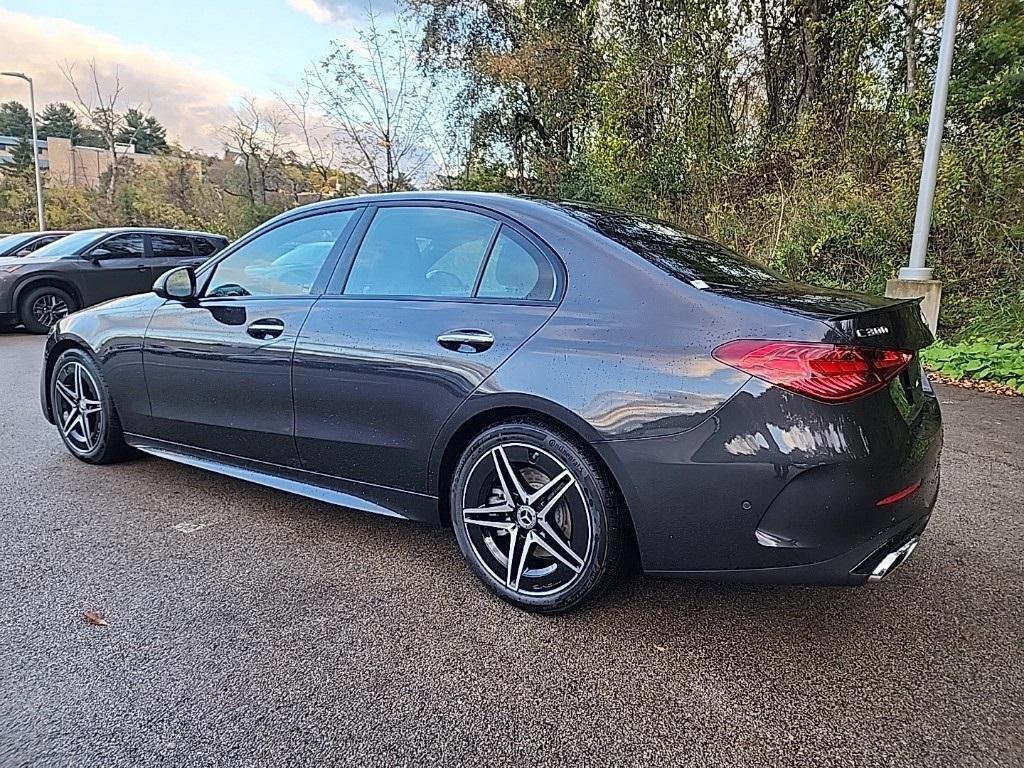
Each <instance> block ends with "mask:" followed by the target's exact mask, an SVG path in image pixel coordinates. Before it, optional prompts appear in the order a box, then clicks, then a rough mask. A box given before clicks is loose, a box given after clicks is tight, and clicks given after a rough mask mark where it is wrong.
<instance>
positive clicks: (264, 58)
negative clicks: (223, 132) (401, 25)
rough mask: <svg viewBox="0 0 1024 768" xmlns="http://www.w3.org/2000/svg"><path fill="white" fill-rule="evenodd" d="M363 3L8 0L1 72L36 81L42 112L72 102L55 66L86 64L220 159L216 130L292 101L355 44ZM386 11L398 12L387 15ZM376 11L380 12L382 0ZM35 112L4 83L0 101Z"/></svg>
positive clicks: (0, 16)
mask: <svg viewBox="0 0 1024 768" xmlns="http://www.w3.org/2000/svg"><path fill="white" fill-rule="evenodd" d="M366 7H367V6H366V2H365V0H249V1H248V2H247V1H246V0H174V1H173V2H167V1H166V0H162V1H161V2H152V1H151V0H143V1H142V2H139V0H135V2H131V3H127V2H114V0H29V1H25V0H18V1H13V0H0V71H11V70H14V71H23V72H25V73H26V74H28V75H30V76H31V77H32V78H33V79H34V80H35V87H36V108H37V110H41V109H42V107H43V105H44V104H46V103H47V102H51V101H58V100H60V101H69V102H70V101H73V100H74V92H73V90H72V89H71V86H70V85H69V83H68V82H67V80H66V78H65V77H64V76H63V75H62V74H61V71H60V68H59V65H61V64H65V63H68V64H71V65H73V69H72V72H73V75H74V76H76V77H81V78H83V79H84V78H85V77H86V76H87V75H88V66H89V62H90V60H93V59H94V60H95V61H96V65H97V69H98V71H99V72H100V73H101V75H102V76H103V77H104V78H106V79H108V81H110V82H112V80H113V76H114V73H115V71H116V72H117V74H118V76H119V77H120V79H121V83H122V86H123V88H124V102H123V103H124V107H125V108H127V107H130V106H142V107H143V108H144V109H145V110H146V111H147V112H150V113H152V114H154V115H155V116H156V117H157V118H158V119H159V120H160V121H161V122H162V123H163V124H164V125H165V126H166V127H167V129H168V134H169V136H170V138H172V139H173V140H176V141H178V142H180V143H181V144H182V145H184V146H185V147H188V148H195V149H203V150H206V151H216V150H217V149H219V148H220V146H221V141H220V139H219V138H218V134H217V131H218V128H219V126H222V125H224V124H225V123H226V122H227V121H228V120H229V119H230V110H231V107H232V105H235V104H237V103H238V102H239V101H240V100H241V99H243V98H255V99H257V100H259V99H263V98H268V99H269V98H272V97H273V95H274V94H275V93H283V94H288V93H290V92H291V91H293V90H294V87H295V85H296V84H297V83H298V82H299V80H300V79H301V77H302V74H303V71H304V70H305V69H306V68H307V67H309V66H310V65H311V64H312V63H314V62H315V61H318V60H320V59H322V58H324V56H326V54H327V53H328V52H329V51H330V42H331V40H339V41H341V42H343V43H351V42H353V41H354V40H355V39H356V38H355V29H356V27H357V25H358V24H359V19H360V18H362V17H363V15H364V14H365V10H366ZM388 7H390V6H388ZM374 8H375V9H377V10H384V9H385V8H384V6H383V5H382V0H376V1H375V2H374ZM9 99H17V100H19V101H21V102H22V103H25V104H27V103H28V93H27V85H26V84H25V83H24V82H23V81H19V80H15V79H12V78H5V77H0V101H7V100H9Z"/></svg>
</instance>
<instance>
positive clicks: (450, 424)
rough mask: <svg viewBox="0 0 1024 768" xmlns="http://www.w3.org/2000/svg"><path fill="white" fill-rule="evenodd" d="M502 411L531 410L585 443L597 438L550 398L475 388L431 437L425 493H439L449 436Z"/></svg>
mask: <svg viewBox="0 0 1024 768" xmlns="http://www.w3.org/2000/svg"><path fill="white" fill-rule="evenodd" d="M503 411H506V412H509V414H510V415H514V414H516V413H520V414H526V413H535V414H539V415H541V416H546V417H547V418H549V419H551V420H553V421H555V422H557V423H559V424H561V425H563V426H564V427H566V428H568V429H569V430H571V431H572V432H575V433H576V434H577V435H578V436H579V437H580V438H582V439H583V440H584V441H585V442H587V443H592V442H595V441H597V440H599V439H600V434H599V433H598V432H597V430H595V429H594V428H593V427H592V426H590V425H589V424H588V423H587V422H586V421H584V420H583V419H581V418H580V417H579V416H577V415H576V414H574V413H573V412H572V411H569V410H568V409H566V408H564V407H563V406H561V405H558V404H557V403H555V402H552V401H550V400H546V399H544V398H542V397H537V396H536V395H529V394H525V393H521V392H497V393H485V392H481V391H480V390H477V391H476V392H475V393H473V394H472V395H470V397H469V398H468V399H467V400H466V401H465V402H464V403H463V404H462V405H460V406H459V407H458V408H457V409H456V410H455V412H454V413H453V414H452V415H451V416H449V417H448V420H447V421H446V422H445V423H444V426H443V427H441V431H440V432H439V433H438V435H437V437H436V438H434V444H433V446H432V447H431V450H430V460H429V464H428V467H427V483H428V492H429V493H431V494H433V495H439V492H440V488H439V483H440V477H441V463H442V461H443V460H444V456H445V453H446V452H447V450H448V447H449V445H450V444H451V441H452V438H454V437H455V436H456V435H457V434H458V432H459V431H460V430H461V429H462V428H463V427H465V426H466V425H467V424H471V423H474V422H477V421H478V420H479V419H481V418H482V417H486V415H487V414H493V415H494V417H495V418H500V417H501V415H502V412H503Z"/></svg>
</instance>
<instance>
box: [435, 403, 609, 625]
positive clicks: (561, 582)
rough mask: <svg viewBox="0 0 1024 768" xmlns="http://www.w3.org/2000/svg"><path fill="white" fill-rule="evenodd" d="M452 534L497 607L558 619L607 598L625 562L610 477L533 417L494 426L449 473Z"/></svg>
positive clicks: (575, 445)
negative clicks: (505, 603) (603, 594)
mask: <svg viewBox="0 0 1024 768" xmlns="http://www.w3.org/2000/svg"><path fill="white" fill-rule="evenodd" d="M450 494H451V496H450V504H451V507H450V508H451V513H452V526H453V528H454V529H455V535H456V538H457V539H458V542H459V548H460V549H461V550H462V554H463V555H464V556H465V558H466V560H467V561H468V562H469V565H470V567H471V568H472V569H473V571H474V573H476V575H477V576H478V577H479V578H480V579H481V580H482V581H483V582H484V584H486V585H487V586H488V587H489V588H490V589H491V591H492V592H494V593H495V594H496V595H498V596H499V597H501V598H502V599H503V600H506V601H508V602H509V603H512V604H513V605H516V606H518V607H520V608H523V609H525V610H528V611H535V612H539V613H559V612H562V611H566V610H569V609H571V608H575V607H577V606H579V605H581V604H582V603H584V602H586V601H588V600H590V599H592V598H594V597H595V596H597V595H598V594H599V593H600V592H601V591H603V590H604V589H605V588H606V587H607V586H608V585H609V584H610V583H611V582H612V581H613V580H614V578H615V576H616V575H617V574H618V573H619V572H620V571H621V570H622V568H623V566H624V565H625V562H626V560H627V552H628V547H627V542H628V524H627V519H626V512H625V510H624V509H623V507H622V504H621V502H620V501H619V499H618V494H617V493H616V492H615V490H614V487H613V486H612V484H611V482H610V479H609V478H608V477H607V475H606V471H605V470H604V469H603V468H602V467H600V466H599V465H598V464H597V463H596V462H595V461H594V460H593V459H592V458H591V456H590V455H589V453H588V451H587V450H586V449H585V447H584V446H583V445H582V444H581V443H580V442H579V441H577V440H576V439H575V438H573V437H572V436H571V435H569V434H568V433H566V432H564V431H562V430H560V429H557V428H555V427H552V426H550V425H548V424H546V423H544V422H542V421H539V420H534V419H528V418H523V419H515V420H511V421H507V422H504V423H501V424H497V425H495V426H492V427H490V428H489V429H487V430H485V431H484V432H482V433H481V434H480V435H478V436H477V437H476V438H475V439H474V440H473V441H472V442H471V443H470V444H469V445H468V446H467V447H466V449H465V451H464V453H463V455H462V458H461V460H460V461H459V464H458V466H457V467H456V469H455V472H454V475H453V479H452V484H451V490H450Z"/></svg>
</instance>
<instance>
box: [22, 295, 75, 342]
mask: <svg viewBox="0 0 1024 768" xmlns="http://www.w3.org/2000/svg"><path fill="white" fill-rule="evenodd" d="M77 309H78V304H77V302H76V301H75V300H74V298H73V297H72V296H71V294H70V293H68V292H67V291H65V290H64V289H62V288H57V287H55V286H50V285H44V286H41V287H39V288H33V289H32V290H30V291H29V292H28V293H27V294H25V297H24V298H23V299H22V300H21V306H20V312H19V314H20V316H21V323H22V325H24V326H25V329H26V330H29V331H31V332H32V333H47V332H48V331H49V330H50V328H51V327H52V326H53V325H54V324H55V323H56V322H57V321H58V320H60V319H61V318H63V317H67V316H68V315H70V314H71V313H72V312H74V311H75V310H77Z"/></svg>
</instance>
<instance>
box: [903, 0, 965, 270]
mask: <svg viewBox="0 0 1024 768" xmlns="http://www.w3.org/2000/svg"><path fill="white" fill-rule="evenodd" d="M959 5H960V3H959V0H946V12H945V14H944V15H943V17H942V41H941V42H940V43H939V63H938V66H937V67H936V69H935V91H934V93H933V94H932V111H931V115H930V116H929V118H928V142H927V144H926V145H925V150H924V164H923V166H922V168H921V186H920V188H919V189H918V192H917V214H916V215H915V216H914V240H913V242H912V243H911V245H910V263H909V264H908V265H907V266H905V267H903V268H902V269H901V270H900V278H901V279H903V280H931V278H932V270H931V269H930V268H929V267H926V266H925V265H924V263H925V254H926V252H927V250H928V230H929V229H930V228H931V223H932V203H933V202H934V201H935V179H936V176H937V175H938V172H939V153H940V152H941V151H942V126H943V123H945V121H946V97H947V96H948V95H949V77H950V72H951V70H952V68H953V42H954V40H955V39H956V17H957V12H958V10H959Z"/></svg>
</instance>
